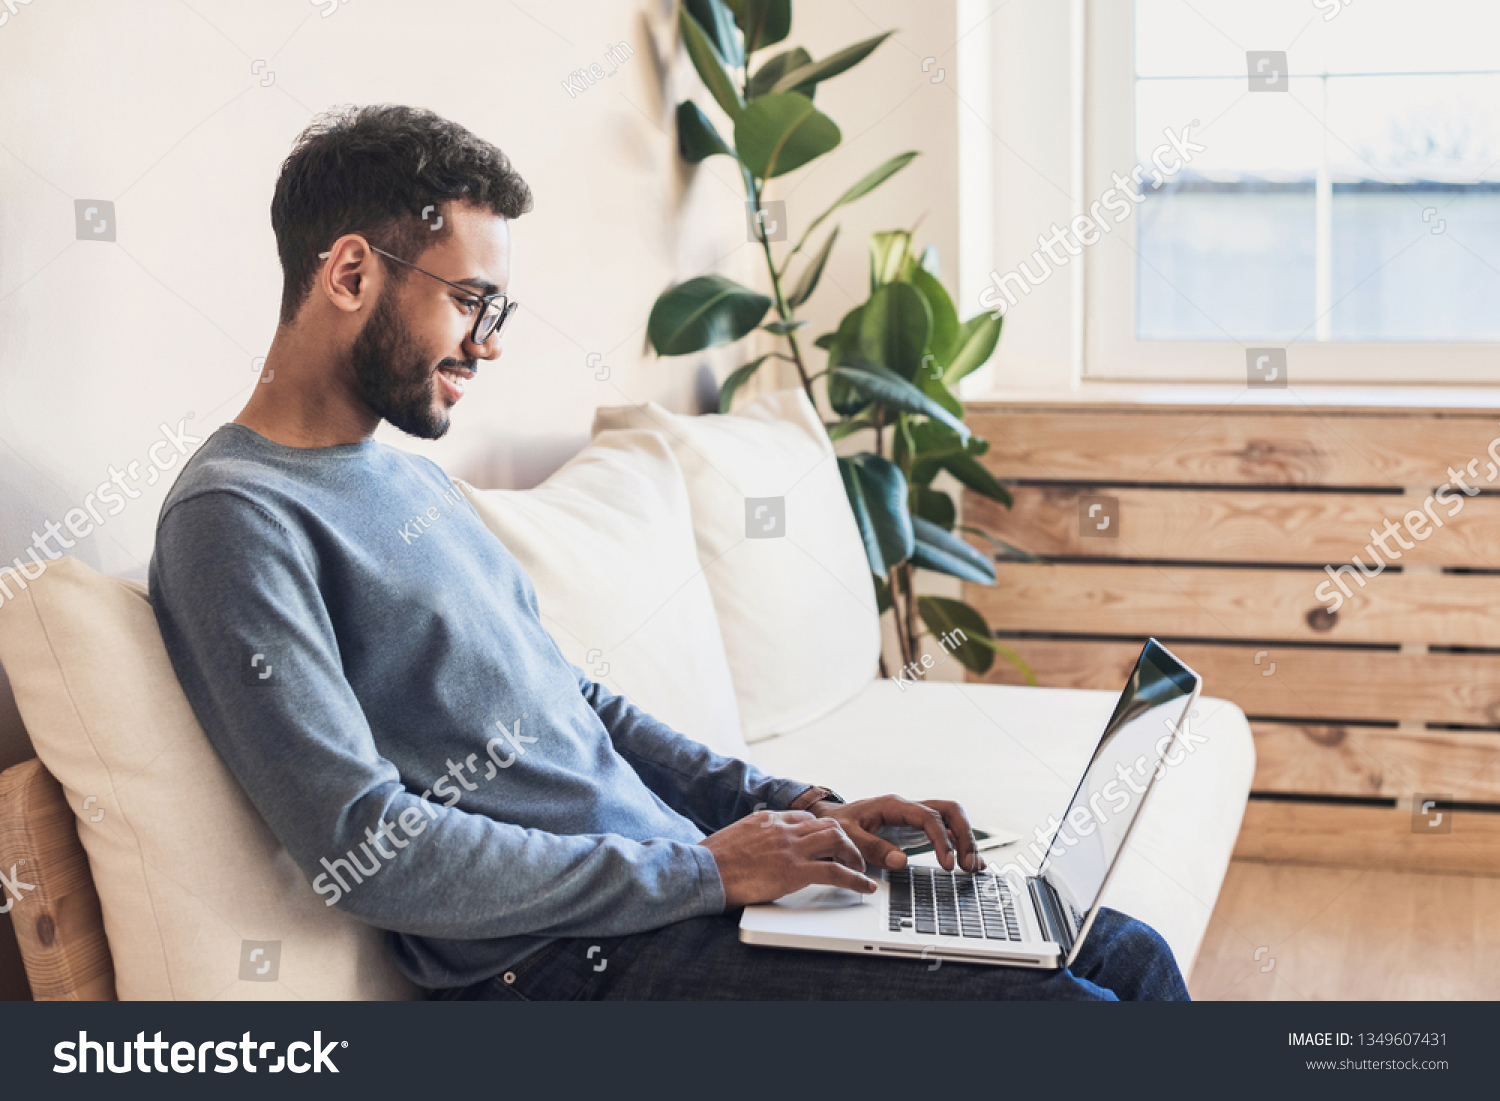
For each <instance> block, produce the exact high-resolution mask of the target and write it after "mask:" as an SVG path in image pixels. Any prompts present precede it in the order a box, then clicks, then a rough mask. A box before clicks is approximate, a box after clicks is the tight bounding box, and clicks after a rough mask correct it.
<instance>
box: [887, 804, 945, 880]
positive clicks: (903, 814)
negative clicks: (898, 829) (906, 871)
mask: <svg viewBox="0 0 1500 1101" xmlns="http://www.w3.org/2000/svg"><path fill="white" fill-rule="evenodd" d="M882 810H884V811H885V813H884V817H885V820H886V821H887V822H890V821H892V820H893V819H895V820H898V821H900V823H901V824H902V825H905V826H917V827H919V828H920V829H921V830H922V832H923V833H925V834H926V835H927V840H929V841H931V842H932V851H933V852H934V853H936V854H937V858H938V863H939V864H941V865H942V866H943V869H944V870H945V871H950V872H951V871H952V870H953V846H952V845H951V844H950V843H949V841H948V828H947V826H946V825H945V824H944V822H943V816H942V815H941V814H939V813H938V812H937V811H935V810H933V809H932V808H931V807H929V806H927V805H926V804H925V803H913V802H912V801H911V800H910V799H897V800H896V801H895V803H894V804H893V805H892V806H891V807H890V808H889V809H886V808H882Z"/></svg>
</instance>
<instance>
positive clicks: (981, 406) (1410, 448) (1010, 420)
mask: <svg viewBox="0 0 1500 1101" xmlns="http://www.w3.org/2000/svg"><path fill="white" fill-rule="evenodd" d="M966 419H967V422H968V424H969V426H970V427H971V428H972V429H973V430H974V433H975V434H976V435H978V436H981V437H983V438H984V439H987V440H989V442H990V450H989V452H988V454H986V455H985V456H984V458H983V460H982V461H983V462H984V464H985V465H986V466H987V467H989V469H990V470H991V471H992V472H993V473H994V474H995V475H996V476H997V477H1000V478H1026V479H1031V478H1036V479H1046V480H1048V481H1067V482H1084V483H1093V482H1096V481H1099V480H1101V479H1106V478H1107V479H1109V480H1111V481H1119V482H1171V483H1185V482H1200V483H1207V484H1242V485H1336V486H1417V485H1424V486H1439V485H1442V484H1443V483H1444V482H1446V481H1448V474H1447V470H1448V467H1449V466H1450V465H1451V466H1459V465H1467V464H1468V463H1469V461H1470V460H1471V459H1477V460H1478V466H1477V474H1478V478H1479V482H1480V484H1487V483H1486V464H1487V463H1488V462H1489V461H1490V460H1489V457H1488V448H1489V445H1490V442H1491V441H1492V440H1495V439H1496V438H1497V436H1500V430H1497V425H1496V420H1495V417H1494V415H1493V414H1490V413H1476V414H1457V415H1449V414H1432V413H1427V412H1420V411H1412V412H1402V411H1399V410H1390V411H1381V412H1331V411H1324V410H1317V411H1313V410H1305V409H1298V410H1288V411H1287V412H1285V413H1276V412H1269V411H1257V412H1254V413H1242V412H1238V411H1236V409H1235V408H1234V406H1233V405H1227V406H1225V407H1223V408H1221V409H1216V410H1203V409H1161V408H1159V407H1144V408H1143V407H1140V406H1134V407H1130V406H1125V407H1120V408H1101V407H1091V408H1088V409H1079V408H1069V407H1066V406H1043V407H1036V406H1026V405H997V404H992V403H985V402H974V403H971V404H970V405H969V406H968V416H967V418H966ZM1497 451H1500V444H1497ZM1497 477H1500V469H1497Z"/></svg>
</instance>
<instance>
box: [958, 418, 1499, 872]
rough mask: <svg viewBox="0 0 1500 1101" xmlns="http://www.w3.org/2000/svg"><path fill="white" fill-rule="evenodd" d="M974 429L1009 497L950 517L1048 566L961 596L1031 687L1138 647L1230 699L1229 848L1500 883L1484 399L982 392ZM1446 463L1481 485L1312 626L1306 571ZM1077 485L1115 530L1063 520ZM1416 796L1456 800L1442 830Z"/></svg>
mask: <svg viewBox="0 0 1500 1101" xmlns="http://www.w3.org/2000/svg"><path fill="white" fill-rule="evenodd" d="M969 422H970V424H971V425H972V426H973V427H974V429H975V431H976V432H977V433H978V434H979V435H981V436H983V437H985V438H986V439H988V440H989V441H990V443H991V449H990V452H989V453H988V454H987V455H986V456H985V457H984V460H983V461H984V462H985V464H986V466H988V468H989V469H990V470H991V471H992V472H993V473H994V474H995V475H996V476H997V477H999V478H1001V479H1002V480H1004V481H1006V482H1008V483H1010V484H1012V485H1013V487H1014V489H1013V491H1014V493H1015V497H1016V506H1015V508H1014V509H1012V510H1007V509H1004V508H1002V507H1000V506H998V505H995V504H994V503H992V502H989V501H987V500H985V499H983V498H980V497H977V496H976V495H974V494H972V493H967V494H966V495H965V498H964V514H965V522H966V523H970V524H975V525H977V526H979V527H982V528H985V529H987V530H990V531H992V532H994V533H995V534H996V535H997V536H999V537H1000V538H1003V539H1005V540H1007V541H1008V542H1011V543H1014V544H1016V545H1018V546H1021V547H1024V548H1025V549H1027V550H1030V551H1032V552H1034V553H1036V554H1038V555H1041V556H1043V557H1045V558H1046V559H1047V561H1046V562H1044V563H1038V564H1032V563H1017V562H1000V563H997V565H996V572H997V575H998V583H997V584H996V585H995V586H993V587H986V586H977V585H968V586H966V587H965V598H966V599H967V600H969V601H970V602H972V603H973V604H974V605H975V606H976V607H978V608H979V609H980V610H981V611H983V612H984V614H985V616H986V618H987V619H988V620H989V622H990V624H991V625H992V626H993V627H994V628H995V630H996V633H997V635H999V636H1001V637H1003V638H1005V640H1006V641H1007V644H1008V645H1009V646H1011V647H1012V648H1013V649H1015V650H1016V651H1017V652H1018V653H1020V654H1021V655H1022V656H1023V657H1024V658H1025V659H1026V660H1027V661H1028V662H1029V663H1030V664H1031V665H1032V668H1033V669H1034V670H1035V672H1036V674H1037V677H1038V679H1039V681H1040V682H1041V683H1042V684H1045V685H1059V686H1069V687H1086V688H1105V689H1109V690H1117V689H1118V687H1119V685H1120V684H1121V683H1123V680H1124V677H1125V674H1126V672H1127V671H1128V669H1129V667H1130V664H1131V663H1132V662H1133V661H1134V659H1135V655H1136V653H1137V652H1138V651H1139V647H1140V643H1141V641H1143V640H1144V639H1145V638H1146V637H1147V636H1149V635H1154V636H1156V637H1158V638H1160V639H1162V640H1163V641H1164V642H1166V643H1167V644H1168V645H1169V646H1171V647H1172V648H1173V650H1174V651H1175V652H1177V653H1178V654H1180V655H1181V656H1182V657H1183V659H1184V660H1186V661H1187V662H1188V663H1189V664H1190V665H1192V666H1193V667H1194V668H1196V669H1198V670H1199V671H1200V672H1201V673H1202V674H1203V675H1204V679H1205V692H1206V693H1207V694H1208V695H1210V696H1218V697H1223V698H1226V699H1230V700H1232V701H1234V702H1235V703H1236V704H1238V705H1239V706H1240V707H1241V708H1242V709H1243V710H1244V711H1245V713H1246V714H1247V715H1249V716H1250V718H1251V727H1252V730H1253V731H1254V735H1255V741H1256V750H1257V754H1258V756H1259V763H1258V765H1257V769H1256V778H1255V792H1256V796H1257V798H1256V800H1255V801H1253V802H1252V804H1251V807H1250V812H1249V813H1247V815H1246V819H1245V827H1244V829H1243V830H1242V833H1241V840H1240V846H1239V849H1238V850H1237V852H1238V855H1240V856H1242V857H1247V858H1255V859H1266V860H1294V861H1303V862H1313V863H1332V864H1350V863H1352V864H1364V865H1366V866H1368V865H1370V864H1372V863H1374V864H1380V865H1382V866H1389V867H1410V868H1413V869H1417V870H1420V869H1421V868H1422V867H1423V862H1424V861H1429V862H1430V867H1431V870H1444V871H1464V872H1470V873H1475V874H1490V875H1500V615H1497V610H1500V461H1492V459H1494V460H1500V454H1497V453H1500V443H1496V444H1495V451H1494V452H1492V451H1491V450H1490V448H1491V444H1492V441H1496V440H1497V439H1500V420H1497V416H1496V414H1495V413H1492V412H1490V411H1472V410H1409V411H1408V410H1379V411H1372V410H1368V409H1316V410H1314V409H1307V408H1296V409H1291V408H1278V409H1265V408H1258V409H1257V408H1242V407H1240V406H1239V405H1231V406H1228V407H1213V408H1208V407H1201V408H1200V407H1177V408H1171V409H1165V410H1163V409H1159V408H1157V407H1152V408H1150V409H1149V410H1146V409H1143V408H1142V407H1140V406H1106V405H1101V406H1088V407H1081V406H1042V405H1027V404H1021V405H995V404H990V405H986V404H980V403H975V404H973V405H971V406H970V416H969ZM1471 460H1476V461H1475V462H1472V463H1471ZM1450 467H1453V468H1455V469H1457V470H1464V471H1466V473H1465V477H1466V479H1467V480H1468V482H1469V484H1471V485H1474V486H1477V487H1480V488H1481V489H1484V490H1486V492H1482V493H1481V494H1480V495H1479V496H1474V497H1468V496H1462V497H1461V499H1462V501H1463V507H1462V509H1461V511H1460V512H1459V513H1458V514H1457V515H1454V516H1451V517H1450V516H1448V508H1449V507H1451V506H1447V507H1445V506H1443V505H1437V506H1436V508H1435V511H1436V512H1437V513H1438V515H1439V516H1440V517H1442V518H1443V520H1444V523H1443V526H1442V527H1441V529H1439V528H1437V527H1436V526H1435V525H1431V524H1429V525H1428V527H1427V529H1426V530H1427V531H1428V533H1429V537H1428V538H1427V539H1425V540H1421V541H1416V545H1415V546H1414V547H1412V548H1411V549H1409V550H1404V551H1402V554H1401V557H1400V559H1399V560H1398V561H1394V562H1393V564H1392V566H1391V568H1389V569H1387V570H1386V571H1385V572H1384V573H1383V574H1381V575H1380V576H1377V577H1373V578H1369V579H1368V580H1367V582H1366V585H1365V587H1364V588H1360V587H1359V586H1358V584H1357V583H1356V582H1353V581H1351V582H1349V583H1350V586H1351V588H1352V589H1353V590H1354V596H1353V597H1352V598H1351V599H1348V600H1346V601H1345V602H1344V605H1343V607H1342V608H1340V609H1339V611H1338V612H1337V614H1335V615H1330V614H1329V613H1328V612H1327V610H1326V605H1325V603H1324V601H1322V600H1321V599H1320V598H1319V597H1318V596H1317V595H1316V590H1317V588H1318V586H1319V585H1320V584H1322V583H1323V582H1325V581H1327V580H1328V575H1327V574H1326V573H1325V572H1324V570H1323V567H1324V566H1325V565H1328V564H1331V565H1334V566H1338V565H1340V564H1345V563H1348V562H1349V561H1350V558H1351V556H1353V555H1355V554H1359V555H1361V557H1362V558H1364V559H1365V560H1366V561H1367V562H1368V561H1369V556H1368V554H1366V553H1365V547H1366V544H1367V543H1369V542H1370V539H1371V529H1376V531H1378V530H1380V529H1381V528H1382V527H1383V526H1384V524H1385V521H1386V520H1387V519H1389V520H1390V521H1391V522H1392V523H1393V524H1396V525H1401V524H1402V523H1403V517H1404V516H1406V514H1407V513H1408V512H1409V511H1410V510H1413V509H1416V510H1420V509H1422V508H1423V504H1424V502H1425V501H1426V499H1427V497H1428V495H1429V494H1430V493H1431V492H1432V491H1433V490H1434V489H1435V488H1437V487H1438V486H1441V485H1443V484H1444V483H1445V482H1448V481H1450V478H1451V475H1450V473H1449V468H1450ZM1094 495H1106V496H1110V497H1115V498H1117V499H1118V502H1119V506H1118V507H1119V512H1118V520H1117V522H1116V530H1117V532H1118V534H1117V535H1116V537H1114V538H1086V537H1083V536H1082V534H1081V532H1080V528H1079V510H1080V505H1079V501H1080V497H1085V496H1094ZM1402 534H1403V537H1405V536H1406V533H1405V530H1404V529H1403V532H1402ZM976 545H979V544H978V543H977V542H976ZM1390 545H1391V546H1392V547H1396V546H1397V544H1396V543H1395V542H1394V541H1393V542H1392V543H1391V544H1390ZM1397 567H1399V568H1397ZM1474 571H1480V572H1474ZM1485 571H1493V572H1485ZM1325 591H1327V590H1325ZM985 679H987V680H991V681H994V682H997V683H1020V682H1021V678H1020V676H1019V674H1017V673H1016V672H1015V671H1014V670H1013V669H1012V668H1011V667H1010V666H1009V665H1007V664H1005V663H1003V662H997V663H996V666H995V669H994V670H993V671H992V672H991V673H990V674H989V675H988V676H987V677H986V678H985ZM1418 793H1421V794H1423V795H1432V794H1437V795H1443V796H1450V797H1452V798H1453V799H1455V800H1457V801H1458V802H1460V803H1461V804H1462V805H1461V806H1460V807H1459V808H1458V809H1457V811H1456V812H1454V813H1456V815H1457V818H1456V819H1455V821H1456V822H1457V823H1459V824H1458V825H1456V826H1455V829H1454V832H1453V833H1452V834H1446V833H1445V834H1443V835H1441V837H1420V835H1419V834H1414V833H1413V828H1414V827H1413V818H1412V798H1413V796H1414V795H1416V794H1418ZM1352 801H1360V802H1358V803H1356V802H1352ZM1381 804H1384V805H1381ZM1414 837H1418V838H1419V839H1420V843H1417V842H1413V841H1412V838H1414ZM1434 853H1436V854H1438V855H1436V856H1434V855H1433V854H1434Z"/></svg>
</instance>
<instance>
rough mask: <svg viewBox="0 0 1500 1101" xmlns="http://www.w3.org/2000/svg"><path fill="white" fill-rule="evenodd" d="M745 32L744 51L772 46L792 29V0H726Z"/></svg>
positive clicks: (750, 52)
mask: <svg viewBox="0 0 1500 1101" xmlns="http://www.w3.org/2000/svg"><path fill="white" fill-rule="evenodd" d="M726 3H728V5H729V7H730V8H731V9H733V11H734V18H735V21H736V22H737V23H739V25H740V30H742V31H744V32H745V53H746V54H752V53H754V52H755V51H756V50H763V49H765V48H766V47H767V46H774V45H776V43H778V42H780V41H781V40H782V39H783V38H785V37H786V36H787V35H788V34H790V33H791V30H792V0H726Z"/></svg>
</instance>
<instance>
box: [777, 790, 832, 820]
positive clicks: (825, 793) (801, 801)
mask: <svg viewBox="0 0 1500 1101" xmlns="http://www.w3.org/2000/svg"><path fill="white" fill-rule="evenodd" d="M843 802H844V799H843V797H842V796H840V795H839V794H837V793H836V792H833V791H829V790H828V789H827V788H824V787H818V786H817V785H813V786H812V787H809V788H807V789H806V790H805V791H803V792H802V794H801V795H798V796H797V798H795V799H793V800H792V802H791V805H790V806H788V807H787V810H805V811H808V812H809V813H811V814H815V815H818V816H819V817H821V816H823V815H825V814H827V813H828V812H829V811H831V810H832V809H833V808H834V807H837V806H842V805H843Z"/></svg>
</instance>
